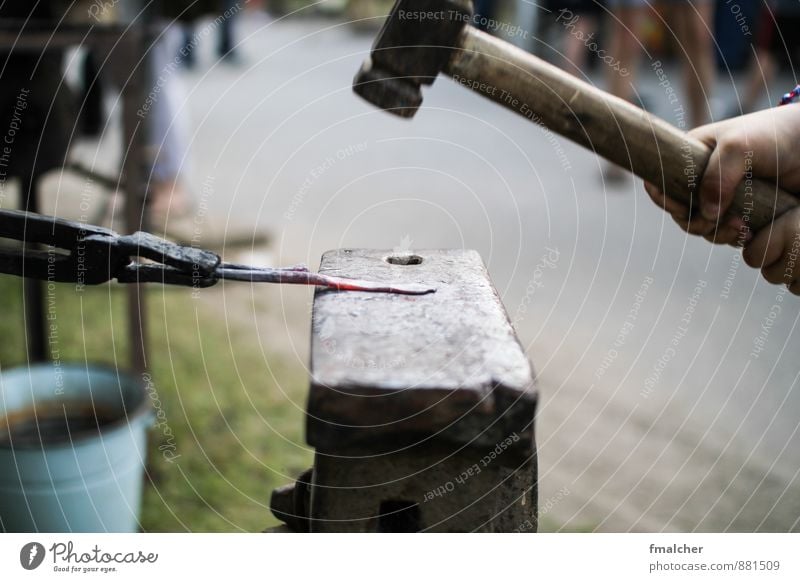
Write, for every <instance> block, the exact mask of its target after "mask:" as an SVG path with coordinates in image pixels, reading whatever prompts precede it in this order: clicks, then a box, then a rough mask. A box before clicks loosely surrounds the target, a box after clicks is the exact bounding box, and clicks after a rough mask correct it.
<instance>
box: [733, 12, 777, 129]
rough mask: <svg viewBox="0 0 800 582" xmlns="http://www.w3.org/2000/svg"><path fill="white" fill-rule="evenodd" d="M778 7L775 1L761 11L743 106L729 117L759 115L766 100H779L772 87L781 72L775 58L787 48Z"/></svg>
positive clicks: (734, 106)
mask: <svg viewBox="0 0 800 582" xmlns="http://www.w3.org/2000/svg"><path fill="white" fill-rule="evenodd" d="M778 4H779V3H778V2H777V1H775V0H772V1H769V0H765V1H764V4H763V5H762V6H761V7H760V9H759V11H758V21H757V22H756V26H755V30H756V32H755V35H756V38H755V42H754V43H753V45H752V51H753V55H752V57H751V58H750V59H749V63H748V65H747V72H746V76H745V80H744V88H743V90H742V97H741V103H735V104H734V105H733V107H732V109H731V111H730V112H729V115H728V117H733V116H735V115H742V114H745V113H750V112H752V111H755V110H756V109H757V108H758V106H759V101H761V100H763V99H764V98H765V96H766V99H767V100H769V101H774V100H775V99H774V96H773V94H772V92H771V91H770V83H771V82H772V79H773V78H774V77H775V73H776V72H777V69H778V64H777V62H776V59H775V57H774V54H776V53H777V51H779V50H781V49H782V48H783V46H782V42H781V40H782V39H781V36H780V34H779V31H778V25H777V22H776V18H777V17H778V15H777V10H778Z"/></svg>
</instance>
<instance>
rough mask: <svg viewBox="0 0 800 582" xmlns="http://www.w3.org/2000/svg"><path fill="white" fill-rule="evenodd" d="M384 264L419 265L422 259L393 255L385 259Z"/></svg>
mask: <svg viewBox="0 0 800 582" xmlns="http://www.w3.org/2000/svg"><path fill="white" fill-rule="evenodd" d="M386 262H387V263H389V264H390V265H421V264H422V257H420V256H419V255H394V256H391V257H386Z"/></svg>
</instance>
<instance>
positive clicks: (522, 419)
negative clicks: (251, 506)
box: [307, 249, 536, 460]
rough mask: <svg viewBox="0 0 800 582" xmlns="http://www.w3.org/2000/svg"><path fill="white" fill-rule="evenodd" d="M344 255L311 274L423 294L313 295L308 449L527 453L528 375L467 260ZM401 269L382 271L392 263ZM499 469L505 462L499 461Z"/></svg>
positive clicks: (508, 329)
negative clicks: (500, 448)
mask: <svg viewBox="0 0 800 582" xmlns="http://www.w3.org/2000/svg"><path fill="white" fill-rule="evenodd" d="M407 258H408V257H407V256H403V257H400V259H399V260H398V257H397V256H393V253H392V252H390V251H379V250H358V249H344V250H338V251H330V252H328V253H326V254H325V255H324V256H323V258H322V264H321V267H320V272H322V273H327V274H331V275H338V276H344V277H353V278H363V279H369V280H375V281H386V282H389V281H393V282H402V283H424V284H431V285H434V286H436V287H437V292H436V293H433V294H430V295H424V296H416V297H415V296H401V295H391V294H380V293H356V292H338V291H331V290H318V291H317V293H316V295H315V298H314V310H313V323H312V341H311V376H312V378H311V389H310V393H309V401H308V408H307V413H308V416H307V439H308V442H309V444H311V445H313V446H315V447H316V448H317V450H318V451H323V452H324V451H335V450H337V449H338V450H341V449H342V447H351V446H352V445H363V446H364V447H367V448H368V449H370V450H374V449H375V448H376V447H384V446H388V447H390V448H391V447H395V446H398V445H401V444H404V443H419V442H420V439H428V438H435V439H437V440H441V439H444V440H447V441H451V442H456V443H460V444H465V445H473V446H481V447H489V448H491V447H494V446H496V445H497V443H499V442H501V441H503V440H504V439H506V438H507V437H509V436H510V435H513V434H516V435H517V436H518V437H520V438H519V439H518V440H515V441H514V446H513V448H515V449H517V450H518V452H521V453H523V454H524V455H526V456H527V455H530V454H531V453H532V451H533V417H534V412H535V406H536V392H535V388H534V378H533V371H532V368H531V365H530V362H529V361H528V359H527V357H526V355H525V353H524V351H523V349H522V346H521V345H520V344H519V341H518V340H517V338H516V335H515V333H514V330H513V328H512V326H511V324H510V322H509V320H508V316H507V315H506V312H505V309H504V308H503V305H502V303H501V301H500V298H499V297H498V295H497V292H496V291H495V289H494V287H493V286H492V284H491V282H490V280H489V277H488V274H487V272H486V268H485V267H484V265H483V262H482V260H481V258H480V256H479V255H478V253H477V252H475V251H470V250H426V251H418V252H417V253H416V254H415V255H413V257H412V258H411V260H406V259H407ZM393 260H394V261H395V262H399V263H403V262H409V263H411V264H392V263H391V261H393ZM509 460H510V456H509Z"/></svg>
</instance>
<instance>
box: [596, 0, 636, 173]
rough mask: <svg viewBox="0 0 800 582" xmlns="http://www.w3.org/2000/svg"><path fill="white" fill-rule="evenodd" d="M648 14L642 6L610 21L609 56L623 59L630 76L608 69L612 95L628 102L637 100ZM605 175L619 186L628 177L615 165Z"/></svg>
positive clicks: (615, 12)
mask: <svg viewBox="0 0 800 582" xmlns="http://www.w3.org/2000/svg"><path fill="white" fill-rule="evenodd" d="M645 10H646V7H640V6H629V7H617V8H615V9H614V10H613V12H612V14H611V17H610V18H611V21H610V23H609V24H610V27H609V32H610V37H609V40H610V44H609V47H608V54H610V55H612V56H613V57H615V58H617V59H619V62H620V68H621V69H625V70H627V71H628V74H627V75H621V74H620V72H619V71H615V70H614V69H613V68H612V67H607V69H606V70H607V79H608V91H609V92H610V93H611V94H612V95H616V96H617V97H621V98H622V99H625V100H627V101H630V100H631V98H632V97H633V87H634V85H635V83H636V71H637V68H638V67H639V62H640V60H641V55H642V47H641V46H639V33H640V31H641V29H642V22H643V20H644V16H645ZM603 174H604V176H605V179H606V180H609V181H611V182H619V181H620V180H622V179H623V178H624V177H625V175H626V174H625V171H624V170H623V169H622V168H620V167H619V166H616V165H614V164H609V165H608V166H606V168H605V170H604V172H603Z"/></svg>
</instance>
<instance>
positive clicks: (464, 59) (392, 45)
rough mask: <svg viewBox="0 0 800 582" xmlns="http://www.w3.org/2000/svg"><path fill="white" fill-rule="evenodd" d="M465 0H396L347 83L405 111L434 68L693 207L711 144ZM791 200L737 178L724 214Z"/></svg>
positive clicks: (777, 210)
mask: <svg viewBox="0 0 800 582" xmlns="http://www.w3.org/2000/svg"><path fill="white" fill-rule="evenodd" d="M472 16H473V10H472V2H471V1H470V0H397V1H396V2H395V5H394V7H393V8H392V12H391V13H390V14H389V17H388V18H387V20H386V22H385V23H384V25H383V28H382V29H381V31H380V33H379V34H378V38H377V39H376V40H375V43H374V44H373V46H372V50H371V52H370V56H369V57H368V58H367V59H366V60H365V61H364V64H363V65H362V66H361V69H360V70H359V71H358V73H357V74H356V76H355V79H354V81H353V90H354V91H355V92H356V93H357V94H358V95H360V96H361V97H363V98H364V99H366V100H367V101H369V102H370V103H373V104H374V105H377V106H378V107H380V108H382V109H385V110H386V111H389V112H391V113H394V114H395V115H399V116H401V117H413V116H414V114H415V113H416V112H417V109H419V106H420V105H421V104H422V90H421V86H422V85H431V84H432V83H433V82H434V80H435V79H436V76H437V75H438V74H439V73H443V74H445V75H448V76H450V77H451V78H452V79H453V80H455V81H456V82H458V83H459V84H461V85H463V86H465V87H467V88H469V89H472V90H473V91H475V92H477V93H479V94H481V95H483V96H484V97H487V98H489V99H491V100H492V101H495V102H496V103H499V104H500V105H502V106H504V107H507V108H508V109H511V110H512V111H514V112H516V113H518V114H520V115H522V116H523V117H525V118H527V119H528V120H530V121H532V122H533V123H536V124H538V125H541V126H544V127H546V128H549V129H550V130H551V131H554V132H556V133H558V134H560V135H562V136H564V137H566V138H568V139H570V140H572V141H575V142H577V143H579V144H581V145H583V146H584V147H587V148H590V149H592V150H594V152H595V153H597V154H599V155H601V156H603V157H604V158H606V159H607V160H609V161H611V162H613V163H615V164H617V165H619V166H622V167H624V168H626V169H628V170H630V171H631V172H633V173H634V174H636V175H637V176H639V177H640V178H643V179H644V180H647V181H648V182H651V183H653V184H656V185H659V186H661V189H662V191H664V192H669V193H670V196H673V197H675V198H676V199H678V200H681V201H682V202H684V203H685V204H687V205H689V207H690V208H692V209H696V208H697V204H696V201H695V203H694V204H693V203H692V202H693V200H692V198H693V196H694V194H695V192H696V190H697V187H698V186H699V184H700V180H701V178H702V176H703V173H704V172H705V169H706V166H707V164H708V159H709V156H710V155H711V149H710V148H709V147H708V146H707V145H705V144H704V143H703V142H701V141H699V140H698V139H695V138H693V137H691V136H689V135H688V134H686V133H685V132H683V131H681V130H680V129H678V128H676V127H674V126H672V125H670V124H669V123H667V122H666V121H664V120H662V119H660V118H658V117H656V116H654V115H651V114H649V113H647V112H646V111H644V110H642V109H640V108H638V107H636V106H635V105H632V104H631V103H628V102H627V101H624V100H623V99H620V98H618V97H615V96H613V95H611V94H609V93H606V92H605V91H601V90H600V89H598V88H596V87H593V86H592V85H590V84H588V83H585V82H583V81H581V80H580V79H578V78H576V77H574V76H572V75H570V74H568V73H565V72H564V71H562V70H561V69H559V68H557V67H555V66H553V65H551V64H549V63H547V62H545V61H543V60H542V59H539V58H537V57H535V56H533V55H531V54H529V53H527V52H525V51H523V50H521V49H519V48H517V47H515V46H514V45H512V44H510V43H508V42H505V41H502V40H499V39H496V38H494V37H492V36H490V35H488V34H486V33H484V32H481V31H480V30H478V29H476V28H475V27H473V26H471V25H470V22H471V20H472ZM797 205H798V201H797V199H796V198H795V197H794V196H793V195H792V194H789V193H788V192H786V191H784V190H782V189H780V188H779V187H778V186H777V185H775V184H774V183H769V182H766V181H763V180H758V179H754V180H752V181H750V180H748V181H746V182H745V181H743V182H742V183H740V184H739V187H738V189H737V191H736V194H735V197H734V200H733V203H732V205H731V208H730V210H729V211H728V214H729V215H738V216H742V217H743V218H744V220H745V224H747V225H749V227H750V228H752V229H755V230H758V229H760V228H762V227H764V226H766V225H768V224H769V223H771V222H772V221H773V220H774V219H775V218H776V217H777V216H779V215H781V214H783V213H784V212H786V211H787V210H789V209H791V208H794V207H795V206H797Z"/></svg>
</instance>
